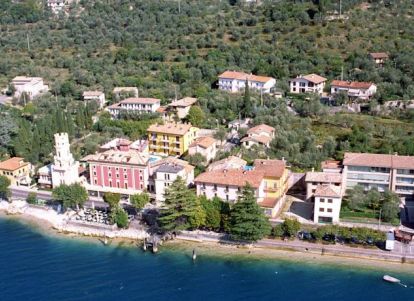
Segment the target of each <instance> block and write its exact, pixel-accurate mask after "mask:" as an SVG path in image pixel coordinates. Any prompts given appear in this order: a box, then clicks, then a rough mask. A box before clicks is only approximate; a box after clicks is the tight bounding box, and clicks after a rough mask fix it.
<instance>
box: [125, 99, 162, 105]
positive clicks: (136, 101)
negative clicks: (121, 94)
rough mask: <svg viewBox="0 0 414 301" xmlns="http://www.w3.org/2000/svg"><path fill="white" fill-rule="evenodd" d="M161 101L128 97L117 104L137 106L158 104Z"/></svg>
mask: <svg viewBox="0 0 414 301" xmlns="http://www.w3.org/2000/svg"><path fill="white" fill-rule="evenodd" d="M160 102H161V100H159V99H157V98H145V97H130V98H126V99H124V100H122V101H120V102H119V104H121V103H126V104H128V103H137V104H155V103H160Z"/></svg>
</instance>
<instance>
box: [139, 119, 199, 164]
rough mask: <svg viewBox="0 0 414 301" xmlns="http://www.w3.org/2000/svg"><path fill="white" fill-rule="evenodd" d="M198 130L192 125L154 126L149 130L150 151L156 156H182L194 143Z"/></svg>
mask: <svg viewBox="0 0 414 301" xmlns="http://www.w3.org/2000/svg"><path fill="white" fill-rule="evenodd" d="M197 130H198V129H197V128H196V127H193V126H192V125H191V124H184V123H165V124H153V125H151V126H150V127H149V128H148V130H147V133H148V140H149V151H150V153H154V154H161V155H166V156H167V155H170V156H181V155H182V154H184V153H186V152H187V151H188V148H189V146H190V144H191V143H192V142H193V141H194V139H195V138H196V134H197Z"/></svg>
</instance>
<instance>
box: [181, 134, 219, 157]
mask: <svg viewBox="0 0 414 301" xmlns="http://www.w3.org/2000/svg"><path fill="white" fill-rule="evenodd" d="M188 154H189V155H191V156H193V155H195V154H201V155H202V156H203V157H204V158H206V162H210V161H211V160H213V159H214V158H215V157H216V154H217V140H216V139H214V138H212V137H200V138H197V139H196V140H194V142H193V143H191V144H190V146H189V148H188Z"/></svg>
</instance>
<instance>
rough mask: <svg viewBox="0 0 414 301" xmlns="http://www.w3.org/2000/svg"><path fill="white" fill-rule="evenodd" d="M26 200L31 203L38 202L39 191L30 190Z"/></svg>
mask: <svg viewBox="0 0 414 301" xmlns="http://www.w3.org/2000/svg"><path fill="white" fill-rule="evenodd" d="M26 202H27V203H29V204H37V193H36V192H29V194H28V195H27V198H26Z"/></svg>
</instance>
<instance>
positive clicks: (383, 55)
mask: <svg viewBox="0 0 414 301" xmlns="http://www.w3.org/2000/svg"><path fill="white" fill-rule="evenodd" d="M369 55H370V56H371V57H372V58H373V59H387V58H388V53H386V52H371V53H370V54H369Z"/></svg>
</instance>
